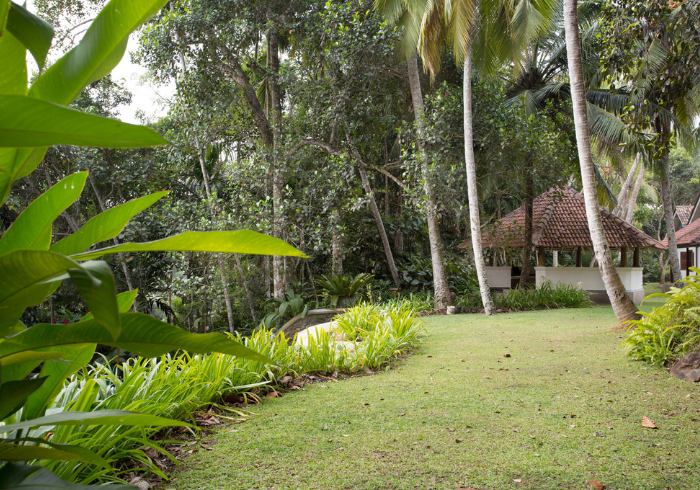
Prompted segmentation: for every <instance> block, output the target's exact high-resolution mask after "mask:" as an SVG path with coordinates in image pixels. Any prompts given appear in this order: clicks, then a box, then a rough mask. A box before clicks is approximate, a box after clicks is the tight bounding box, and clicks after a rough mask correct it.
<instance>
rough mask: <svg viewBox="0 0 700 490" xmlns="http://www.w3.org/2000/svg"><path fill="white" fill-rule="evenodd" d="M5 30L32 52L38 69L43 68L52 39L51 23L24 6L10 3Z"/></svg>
mask: <svg viewBox="0 0 700 490" xmlns="http://www.w3.org/2000/svg"><path fill="white" fill-rule="evenodd" d="M7 30H8V32H11V33H12V34H14V36H15V37H16V38H17V39H18V40H19V41H20V42H21V43H22V44H24V46H25V47H26V48H27V49H28V50H29V52H30V53H32V56H33V57H34V59H35V60H36V64H37V65H39V69H41V68H43V66H44V62H45V61H46V55H47V54H49V49H50V48H51V40H52V39H53V27H51V24H49V23H48V22H46V21H45V20H44V19H42V18H40V17H37V16H36V15H34V14H32V13H31V12H29V11H28V10H27V9H25V8H24V7H21V6H19V5H17V4H16V3H12V4H11V7H10V13H9V15H8V16H7Z"/></svg>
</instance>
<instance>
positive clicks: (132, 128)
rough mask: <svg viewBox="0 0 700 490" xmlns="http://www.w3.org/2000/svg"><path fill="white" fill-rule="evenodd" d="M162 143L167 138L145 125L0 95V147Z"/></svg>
mask: <svg viewBox="0 0 700 490" xmlns="http://www.w3.org/2000/svg"><path fill="white" fill-rule="evenodd" d="M165 144H167V141H165V140H164V139H163V138H162V137H161V136H160V135H159V134H158V133H156V132H155V131H153V130H152V129H149V128H147V127H144V126H137V125H135V124H128V123H124V122H121V121H117V120H115V119H109V118H107V117H101V116H95V115H92V114H86V113H84V112H80V111H76V110H75V109H70V108H68V107H64V106H61V105H58V104H56V103H53V102H47V101H44V100H39V99H34V98H31V97H26V96H22V95H0V148H36V147H44V146H52V145H78V146H99V147H105V148H133V147H143V146H155V145H165Z"/></svg>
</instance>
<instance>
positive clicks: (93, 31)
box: [29, 0, 166, 104]
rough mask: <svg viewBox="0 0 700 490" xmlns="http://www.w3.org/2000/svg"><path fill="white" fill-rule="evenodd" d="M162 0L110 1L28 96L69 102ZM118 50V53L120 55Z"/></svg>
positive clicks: (115, 59)
mask: <svg viewBox="0 0 700 490" xmlns="http://www.w3.org/2000/svg"><path fill="white" fill-rule="evenodd" d="M165 4H166V0H112V1H111V2H109V3H108V4H107V5H106V6H105V7H104V8H103V9H102V11H101V12H100V13H99V15H98V16H97V17H96V18H95V20H94V21H93V22H92V24H91V25H90V28H89V29H88V30H87V32H86V33H85V36H83V39H82V40H81V41H80V44H78V45H77V46H76V47H75V48H73V49H72V50H71V51H69V52H68V53H67V54H66V55H65V56H63V57H62V58H61V59H60V60H58V61H57V62H56V63H55V64H54V65H52V66H51V67H50V68H49V69H48V70H46V72H45V73H44V74H43V75H41V76H40V77H39V78H38V79H37V81H36V82H34V85H32V88H31V89H30V92H29V93H30V95H31V96H32V97H36V98H38V99H44V100H50V101H52V102H56V103H59V104H70V103H71V102H72V101H73V99H75V97H77V95H78V94H79V93H80V91H81V90H82V89H83V87H85V86H86V85H87V84H88V83H90V82H91V81H94V80H95V79H96V78H97V77H98V76H99V75H100V74H102V75H104V74H106V73H109V71H111V69H112V68H114V67H115V66H116V65H117V63H119V60H120V59H121V55H123V53H124V42H125V40H126V39H128V37H129V34H130V33H131V32H133V31H134V30H135V29H137V28H138V27H139V26H141V25H142V24H143V23H144V22H146V21H147V20H148V19H149V18H150V17H151V16H153V14H155V13H156V12H158V11H159V10H160V9H161V8H162V7H163V5H165ZM120 53H121V55H120Z"/></svg>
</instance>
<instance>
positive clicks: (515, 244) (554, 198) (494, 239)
mask: <svg viewBox="0 0 700 490" xmlns="http://www.w3.org/2000/svg"><path fill="white" fill-rule="evenodd" d="M533 204H534V213H533V237H532V243H533V245H535V246H537V247H544V248H547V249H555V250H562V249H569V250H570V249H575V248H577V247H583V248H589V249H590V248H593V243H592V242H591V236H590V233H589V231H588V220H587V218H586V206H585V203H584V198H583V195H582V194H580V193H579V192H577V191H576V190H574V189H573V188H571V187H569V186H564V187H558V188H556V187H555V188H552V189H550V190H549V191H547V192H545V193H544V194H542V195H540V196H538V197H537V198H535V201H534V203H533ZM600 211H601V214H602V218H603V229H604V230H605V237H606V238H607V240H608V246H609V247H610V248H620V247H628V248H636V247H640V248H654V249H663V248H664V246H663V245H662V244H661V243H660V242H658V241H656V240H654V239H653V238H651V237H650V236H649V235H647V234H646V233H644V232H643V231H641V230H639V229H637V228H635V227H634V226H632V225H631V224H630V223H627V222H626V221H624V220H623V219H621V218H619V217H618V216H615V215H614V214H612V213H611V212H610V211H608V210H607V209H605V208H602V207H601V208H600ZM698 223H700V220H699V221H698ZM524 230H525V206H521V207H519V208H518V209H516V210H515V211H513V212H512V213H510V214H508V215H507V216H505V217H504V218H502V219H500V220H499V221H497V222H496V223H494V224H493V225H491V226H489V227H486V229H485V230H484V233H483V236H482V241H483V246H484V247H485V248H494V247H497V248H502V247H505V248H522V247H523V246H524V244H525V239H524Z"/></svg>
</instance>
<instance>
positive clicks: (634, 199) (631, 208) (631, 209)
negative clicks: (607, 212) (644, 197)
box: [623, 160, 644, 223]
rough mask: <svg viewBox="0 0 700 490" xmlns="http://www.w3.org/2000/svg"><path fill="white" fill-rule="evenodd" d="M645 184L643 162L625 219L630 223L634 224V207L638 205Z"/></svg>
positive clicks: (638, 171)
mask: <svg viewBox="0 0 700 490" xmlns="http://www.w3.org/2000/svg"><path fill="white" fill-rule="evenodd" d="M643 182H644V160H642V162H641V164H640V165H639V170H637V179H636V180H635V181H634V187H633V188H632V193H631V194H630V198H629V202H628V203H627V209H626V210H625V213H624V217H623V219H624V220H625V221H627V222H628V223H632V218H633V217H634V207H635V206H636V205H637V197H638V196H639V190H640V189H641V188H642V183H643Z"/></svg>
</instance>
